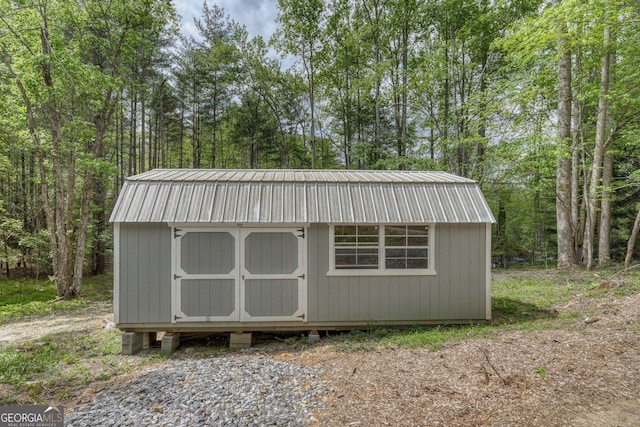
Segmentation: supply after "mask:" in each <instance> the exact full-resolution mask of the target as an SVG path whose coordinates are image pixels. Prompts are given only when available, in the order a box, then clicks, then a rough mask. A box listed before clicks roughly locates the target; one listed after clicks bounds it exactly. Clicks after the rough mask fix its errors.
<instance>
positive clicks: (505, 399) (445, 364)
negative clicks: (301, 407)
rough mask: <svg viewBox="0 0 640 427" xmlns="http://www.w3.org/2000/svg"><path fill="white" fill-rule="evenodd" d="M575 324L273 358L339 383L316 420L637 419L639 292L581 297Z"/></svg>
mask: <svg viewBox="0 0 640 427" xmlns="http://www.w3.org/2000/svg"><path fill="white" fill-rule="evenodd" d="M576 309H578V310H580V311H583V312H588V313H590V315H589V316H588V317H583V316H578V317H577V318H576V319H575V325H574V326H575V327H572V328H567V329H571V330H564V329H556V330H542V331H541V330H531V331H526V330H525V331H523V330H512V331H509V330H507V331H499V332H496V333H494V334H492V335H491V336H489V337H485V338H473V339H468V340H464V341H457V342H450V343H448V344H446V345H445V346H444V347H443V348H442V349H440V350H438V351H429V350H426V349H403V348H395V349H394V348H390V349H389V348H385V349H380V350H376V351H359V352H341V353H336V352H335V350H332V348H331V346H329V345H320V346H317V347H313V348H312V349H311V350H308V351H303V352H297V353H286V352H285V353H281V354H279V355H278V356H277V357H281V358H284V359H289V360H295V361H298V362H299V363H308V364H313V365H317V364H320V365H323V366H325V367H326V368H327V372H328V373H327V375H326V381H329V382H330V383H331V384H332V386H333V387H335V389H336V393H335V395H334V396H333V397H332V398H331V400H330V402H329V404H328V407H327V409H326V410H325V411H323V412H322V413H319V414H316V416H317V418H318V419H319V420H320V423H319V424H320V425H335V426H346V425H349V426H357V425H367V426H369V425H392V426H400V425H406V426H417V425H424V426H585V427H586V426H638V425H640V294H636V295H632V296H627V297H618V298H616V297H615V296H613V294H607V295H605V296H603V297H598V298H581V297H578V298H576V299H574V300H573V301H571V302H570V303H569V304H567V305H565V306H563V307H559V310H560V311H563V310H571V311H575V310H576Z"/></svg>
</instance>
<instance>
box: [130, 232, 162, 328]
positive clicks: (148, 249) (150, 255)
mask: <svg viewBox="0 0 640 427" xmlns="http://www.w3.org/2000/svg"><path fill="white" fill-rule="evenodd" d="M119 261H120V280H119V284H120V301H119V307H120V323H122V324H125V323H164V322H166V323H170V322H171V229H170V228H169V227H167V225H166V224H148V223H147V224H121V225H120V254H119Z"/></svg>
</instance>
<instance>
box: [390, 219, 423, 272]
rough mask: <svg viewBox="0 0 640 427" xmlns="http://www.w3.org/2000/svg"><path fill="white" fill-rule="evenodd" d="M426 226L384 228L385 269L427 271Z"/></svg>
mask: <svg viewBox="0 0 640 427" xmlns="http://www.w3.org/2000/svg"><path fill="white" fill-rule="evenodd" d="M428 247H429V228H428V227H427V226H397V225H394V226H387V227H386V228H385V268H387V269H416V268H420V269H427V268H428V267H429V252H428Z"/></svg>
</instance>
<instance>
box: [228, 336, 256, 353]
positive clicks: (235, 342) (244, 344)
mask: <svg viewBox="0 0 640 427" xmlns="http://www.w3.org/2000/svg"><path fill="white" fill-rule="evenodd" d="M249 347H251V332H245V333H240V334H236V333H233V332H232V333H231V334H230V335H229V348H230V349H232V350H234V349H241V348H249Z"/></svg>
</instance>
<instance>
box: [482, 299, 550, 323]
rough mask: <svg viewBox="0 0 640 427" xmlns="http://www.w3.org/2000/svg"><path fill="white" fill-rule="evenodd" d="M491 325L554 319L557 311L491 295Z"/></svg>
mask: <svg viewBox="0 0 640 427" xmlns="http://www.w3.org/2000/svg"><path fill="white" fill-rule="evenodd" d="M491 308H492V317H493V319H492V320H491V322H490V324H491V325H504V324H514V323H523V322H530V321H531V320H538V319H555V318H556V317H558V314H559V313H558V311H557V310H555V309H545V308H542V307H539V306H537V305H535V304H531V303H528V302H523V301H520V300H517V299H513V298H509V297H492V299H491Z"/></svg>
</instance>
